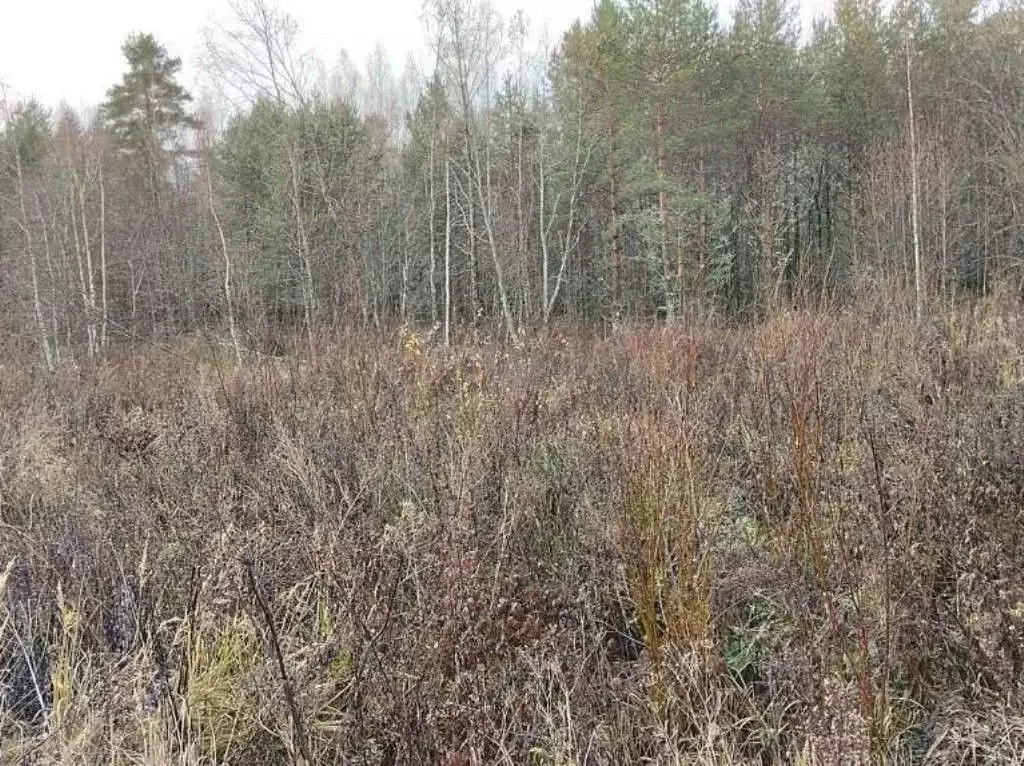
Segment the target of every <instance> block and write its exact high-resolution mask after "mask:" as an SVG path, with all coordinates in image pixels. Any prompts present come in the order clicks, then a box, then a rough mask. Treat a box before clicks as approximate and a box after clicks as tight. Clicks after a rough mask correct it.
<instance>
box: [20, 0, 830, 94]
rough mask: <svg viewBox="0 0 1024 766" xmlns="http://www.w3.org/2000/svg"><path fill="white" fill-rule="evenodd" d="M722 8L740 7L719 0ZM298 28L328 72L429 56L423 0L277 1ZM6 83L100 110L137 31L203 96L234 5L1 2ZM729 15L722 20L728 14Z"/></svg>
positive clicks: (568, 4)
mask: <svg viewBox="0 0 1024 766" xmlns="http://www.w3.org/2000/svg"><path fill="white" fill-rule="evenodd" d="M719 1H720V2H721V3H722V7H723V9H728V8H731V7H732V5H733V4H734V1H735V0H719ZM492 4H493V5H494V6H495V7H496V8H497V10H498V11H499V12H500V13H501V15H502V16H503V17H505V18H508V17H510V16H511V15H512V13H513V12H515V11H516V10H519V9H522V10H523V11H525V12H526V15H527V16H528V18H529V19H530V20H531V25H532V28H533V30H534V31H535V32H539V31H540V30H541V29H542V28H543V27H544V25H545V24H546V25H547V28H548V29H549V37H550V38H551V39H552V40H557V39H558V37H559V36H560V34H561V32H562V31H563V30H564V29H566V28H567V27H568V26H569V24H571V23H572V21H573V20H575V19H576V18H579V17H583V18H586V17H588V16H589V15H590V11H591V8H592V7H593V0H492ZM277 5H278V7H280V8H282V9H284V10H285V11H287V12H288V13H289V14H291V15H292V16H293V17H294V18H295V19H296V20H297V21H298V22H299V27H300V31H301V34H302V37H301V46H300V47H302V48H303V49H311V50H312V51H313V52H314V53H315V54H316V55H317V56H318V58H320V59H321V60H322V61H323V63H324V64H325V65H326V66H327V67H328V68H330V67H332V66H333V65H334V63H335V62H336V61H337V59H338V54H339V51H341V50H342V49H344V50H346V51H348V53H349V55H350V57H351V60H352V62H353V64H354V65H355V66H356V67H357V68H359V69H360V70H361V69H363V68H364V66H365V62H366V59H367V56H368V54H369V53H370V51H371V49H372V48H373V47H374V45H375V44H376V43H377V42H378V41H379V42H380V43H381V44H382V45H383V46H384V49H385V50H386V51H387V53H388V54H389V57H390V58H391V61H392V67H393V70H394V72H395V74H396V75H398V74H400V73H401V72H402V69H403V68H404V62H405V59H406V56H407V55H408V54H409V53H410V52H411V53H417V52H419V51H422V48H423V46H422V29H423V25H422V22H421V20H420V18H421V9H422V7H423V3H422V0H279V2H278V3H277ZM831 5H832V0H801V7H802V13H801V17H802V19H803V21H802V24H803V28H804V30H805V31H806V30H808V29H809V28H810V21H811V19H813V18H814V17H816V16H817V15H820V14H821V13H823V12H824V10H825V9H826V8H831ZM0 9H2V10H0V85H5V86H6V87H7V88H8V89H9V93H8V95H11V96H14V97H26V96H29V95H32V96H35V97H36V98H38V99H39V100H40V101H42V102H44V103H46V104H49V105H56V104H57V103H58V102H60V101H61V100H64V101H67V102H68V104H70V105H71V106H72V107H75V108H79V109H81V108H84V107H91V106H95V105H97V104H98V103H100V102H101V101H102V100H103V98H104V95H105V93H106V90H107V88H109V87H110V86H111V85H113V84H115V83H117V82H118V81H120V79H121V74H122V73H123V71H124V61H123V59H122V57H121V44H122V43H123V42H124V40H125V38H127V36H128V35H129V34H131V33H133V32H149V33H152V34H154V35H155V36H156V38H157V40H159V41H160V42H161V43H162V44H163V45H164V46H165V47H166V48H167V49H168V51H169V52H170V53H171V55H173V56H179V57H180V58H181V59H182V61H183V65H184V66H183V77H182V81H183V84H184V85H186V86H187V87H189V88H190V89H193V91H194V94H195V95H196V96H197V97H198V95H199V93H198V92H197V91H198V88H197V83H198V62H197V57H198V54H199V52H200V47H201V41H202V29H203V27H204V26H206V25H207V24H208V23H209V22H210V20H211V18H213V17H224V15H225V14H226V12H227V0H93V1H92V2H83V0H0ZM723 16H724V14H723Z"/></svg>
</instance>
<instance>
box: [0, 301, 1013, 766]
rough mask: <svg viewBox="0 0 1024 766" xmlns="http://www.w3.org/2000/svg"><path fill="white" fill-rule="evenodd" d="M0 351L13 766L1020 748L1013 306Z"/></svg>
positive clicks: (2, 692)
mask: <svg viewBox="0 0 1024 766" xmlns="http://www.w3.org/2000/svg"><path fill="white" fill-rule="evenodd" d="M528 345H529V347H528V348H526V349H521V350H514V349H509V348H506V347H502V346H499V345H492V344H487V343H486V342H483V341H480V342H477V343H475V344H473V345H470V346H465V347H461V348H459V349H458V350H456V351H453V352H450V353H446V352H444V351H443V350H441V349H438V348H435V347H434V346H433V345H432V343H431V342H430V341H429V340H428V339H426V338H423V339H419V338H415V337H413V336H411V335H410V334H409V333H404V334H401V335H399V336H396V337H395V338H393V339H391V340H390V341H389V342H387V343H385V344H383V345H382V344H380V343H379V342H373V343H371V342H368V340H367V339H365V338H358V337H342V338H336V339H333V340H326V339H325V340H322V341H320V343H319V345H318V347H317V354H316V356H315V358H310V356H309V353H308V346H307V347H304V349H303V350H301V351H300V350H296V351H295V352H294V353H291V354H288V355H285V356H284V357H283V358H280V359H255V360H253V361H252V362H251V363H250V364H248V365H247V366H246V367H245V368H243V369H235V368H234V367H233V366H232V364H231V362H230V360H229V359H228V358H227V357H223V358H222V357H221V355H219V354H218V353H216V352H213V351H211V350H209V349H204V348H203V347H202V346H201V345H195V344H193V345H191V346H189V345H184V344H183V345H182V346H181V347H180V348H179V349H177V350H176V352H175V353H174V354H168V353H164V352H160V351H155V350H154V351H152V352H149V353H146V354H140V355H136V356H125V357H124V358H110V359H107V360H105V361H104V362H102V363H100V364H98V365H95V366H83V367H82V368H73V367H67V368H65V369H62V370H60V371H59V372H58V373H57V374H55V375H54V376H52V377H43V376H38V375H35V374H33V373H31V372H29V371H27V370H26V369H22V368H17V367H14V366H12V365H10V364H8V365H7V366H5V367H4V368H2V369H0V406H2V407H3V411H4V413H5V418H4V421H3V423H2V424H0V571H2V573H3V574H2V575H0V762H3V763H7V762H12V763H40V764H44V763H117V764H166V763H179V764H209V763H278V762H280V763H292V762H295V763H304V762H305V763H319V764H327V763H409V764H447V765H449V766H456V765H460V766H461V765H462V764H485V763H486V764H490V763H509V764H521V763H533V764H559V765H561V764H577V763H579V764H583V763H587V764H604V763H608V764H611V763H642V762H650V763H709V764H712V763H713V764H720V763H721V764H728V763H737V764H739V763H758V764H763V763H780V764H781V763H799V764H838V763H850V764H857V763H873V762H887V763H896V762H899V763H936V764H938V763H986V764H1000V763H1007V764H1009V763H1022V760H1021V758H1022V756H1021V755H1020V754H1021V753H1024V704H1022V703H1024V687H1022V681H1021V679H1022V677H1024V650H1022V639H1021V631H1022V630H1024V536H1022V535H1020V512H1021V511H1020V509H1021V507H1022V505H1024V468H1022V466H1024V314H1022V311H1021V308H1020V307H1019V306H1016V305H1011V304H1007V303H1002V304H999V305H994V304H993V305H989V306H986V307H984V308H982V309H978V310H971V311H965V312H961V313H957V314H955V315H951V316H949V317H947V318H945V319H944V320H942V321H941V322H939V323H936V324H934V325H932V326H931V327H930V329H928V330H916V329H914V328H913V327H910V326H906V325H901V324H897V323H891V322H885V321H878V320H876V319H874V318H873V317H872V316H870V315H869V314H868V313H866V312H851V313H846V314H832V315H826V314H806V313H805V314H790V315H785V316H780V317H777V318H775V319H772V320H770V321H767V322H765V323H764V324H761V325H759V326H757V327H753V328H744V329H729V328H720V327H719V328H716V327H701V328H693V329H679V330H654V329H627V330H624V331H622V332H620V333H618V334H616V335H615V336H613V337H611V338H607V339H602V338H595V337H584V336H569V337H551V338H547V339H543V340H537V341H535V342H533V343H531V344H528Z"/></svg>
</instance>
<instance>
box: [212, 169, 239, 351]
mask: <svg viewBox="0 0 1024 766" xmlns="http://www.w3.org/2000/svg"><path fill="white" fill-rule="evenodd" d="M206 193H207V197H208V199H209V202H210V216H211V217H212V218H213V225H214V226H215V227H216V228H217V236H218V238H219V239H220V252H221V257H222V258H223V260H224V283H223V285H222V288H223V290H224V307H225V309H226V310H227V313H228V332H229V333H230V335H231V346H232V348H234V350H235V361H236V362H238V364H239V365H241V364H242V342H241V340H240V339H239V336H238V325H237V324H236V323H235V304H234V300H233V297H232V290H231V253H230V252H229V251H228V240H227V237H225V236H224V227H223V226H222V225H221V222H220V216H219V215H217V205H216V204H215V202H214V196H213V173H212V172H211V170H210V169H209V168H207V170H206Z"/></svg>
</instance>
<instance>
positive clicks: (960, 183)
mask: <svg viewBox="0 0 1024 766" xmlns="http://www.w3.org/2000/svg"><path fill="white" fill-rule="evenodd" d="M232 11H233V15H232V17H231V18H230V19H229V20H227V21H225V22H224V23H223V24H220V25H218V26H217V27H216V28H213V29H210V30H208V32H207V35H206V50H205V54H204V56H203V66H204V69H205V72H206V74H207V75H208V77H209V78H210V81H211V82H213V83H216V85H217V86H218V88H219V91H220V95H221V96H222V99H221V102H222V103H223V104H231V105H232V108H231V109H227V110H226V109H223V108H222V109H221V110H220V113H216V112H215V111H214V110H212V109H211V108H208V107H205V106H204V107H203V108H197V107H196V105H195V102H194V101H193V100H192V96H191V95H190V94H189V93H188V92H187V91H186V90H185V89H184V88H183V87H182V86H181V85H180V84H179V82H178V77H179V74H180V68H181V62H180V60H179V59H177V58H175V57H174V56H173V55H171V54H170V53H169V52H168V51H167V50H166V49H165V48H164V47H163V46H162V45H161V44H160V42H159V41H158V40H157V39H156V38H155V37H153V36H152V35H148V34H140V35H135V36H132V37H131V38H130V39H129V40H127V41H126V43H125V44H124V47H123V53H124V57H125V63H126V71H125V74H124V77H123V79H122V81H121V82H119V83H117V84H114V85H113V86H112V87H111V88H110V90H109V91H108V93H107V98H106V100H105V101H104V103H103V104H102V105H100V106H99V108H98V109H97V110H96V112H95V113H94V114H91V115H83V114H78V113H76V112H74V111H73V110H71V109H69V108H67V107H66V106H62V107H60V108H58V109H56V110H50V109H48V108H46V107H44V106H43V105H41V104H39V103H38V102H36V101H32V100H29V101H21V102H14V101H12V100H11V99H8V98H4V99H3V101H2V102H0V264H2V267H0V295H2V296H3V305H4V306H5V307H6V308H5V310H4V312H3V321H4V322H5V323H6V324H7V325H8V329H9V330H10V332H11V336H12V337H17V338H20V339H22V340H23V341H24V343H26V344H31V346H32V347H33V348H35V349H38V352H39V354H40V355H41V356H42V358H44V359H45V360H46V362H47V363H48V364H49V365H51V366H53V365H56V364H57V363H58V362H59V360H60V359H61V358H62V357H66V356H68V355H71V354H88V355H94V354H97V353H99V352H100V350H101V349H103V348H104V347H105V346H107V345H108V344H110V343H115V342H121V341H124V340H140V339H154V338H166V337H170V336H175V335H178V334H181V333H188V332H194V331H197V330H211V329H212V330H215V331H216V332H218V333H223V334H224V335H225V337H230V339H231V341H232V342H233V344H234V346H235V348H236V349H241V348H243V347H245V346H247V345H248V344H250V343H252V342H255V341H256V340H258V339H260V338H265V337H269V336H271V335H273V334H274V333H278V332H281V331H287V332H292V331H296V332H299V331H301V332H304V333H308V334H310V335H311V336H312V335H313V334H314V333H316V332H318V331H319V330H321V329H322V328H327V327H338V326H376V327H385V326H393V325H395V324H398V323H407V324H410V325H416V326H432V327H435V328H436V329H437V332H438V333H439V335H440V336H442V337H443V339H444V342H446V343H447V342H450V341H451V338H452V337H453V333H455V332H456V331H457V329H458V328H462V327H466V326H469V325H481V324H484V325H486V326H488V327H489V328H491V329H492V330H493V331H494V332H496V333H498V334H500V335H505V336H511V335H516V334H519V333H521V332H523V331H524V329H526V328H530V327H537V326H543V325H547V324H548V323H550V322H552V321H554V320H558V321H568V322H574V323H585V322H598V321H613V320H614V319H616V318H620V317H621V318H655V317H657V318H659V319H661V320H664V321H669V322H671V321H676V320H678V319H681V318H687V319H700V318H706V317H709V316H715V317H725V318H734V319H741V320H743V319H752V318H757V317H759V316H763V315H764V314H765V313H766V312H770V311H772V310H775V309H778V308H784V307H790V306H813V305H838V304H844V303H848V302H853V301H858V300H861V299H865V298H868V297H872V298H877V297H878V296H885V298H886V300H892V301H893V302H894V303H895V304H897V305H898V306H899V307H901V310H905V311H906V312H907V315H908V316H910V315H913V314H915V313H916V314H917V315H918V316H920V315H922V314H923V313H925V312H928V311H931V310H933V308H935V307H937V306H941V305H943V304H948V303H950V302H953V301H956V300H960V299H962V298H963V297H965V296H972V295H978V294H984V293H987V292H991V291H992V290H994V289H997V288H1000V287H1002V288H1004V289H1010V290H1016V291H1020V290H1021V288H1022V266H1024V218H1022V215H1024V42H1022V41H1024V10H1022V8H1021V7H1020V6H1019V4H1017V5H1003V6H999V7H997V8H989V7H982V6H981V5H980V3H978V2H976V1H975V0H902V1H901V2H898V3H896V4H894V5H893V6H892V7H891V8H888V9H887V8H885V7H883V4H882V3H880V2H878V1H877V0H838V2H837V3H836V7H835V13H834V17H833V18H831V19H826V20H821V21H819V22H817V23H816V24H815V25H814V28H813V29H812V30H811V31H810V33H809V34H805V35H801V32H800V30H799V27H798V20H797V7H796V6H795V5H794V4H793V3H792V2H787V0H740V2H739V4H738V6H737V8H736V10H735V12H734V15H733V18H732V19H731V22H730V23H728V24H723V22H722V21H721V20H720V19H719V18H718V16H717V14H716V11H715V7H714V5H712V4H711V3H710V2H708V1H707V0H601V2H599V3H598V4H597V5H596V6H595V7H594V9H593V12H592V14H591V15H590V17H589V18H588V19H587V20H586V21H585V22H581V23H577V24H575V25H573V26H572V27H571V28H570V29H569V30H567V31H565V32H564V34H562V36H561V37H560V39H559V40H558V41H557V43H556V44H554V45H550V46H547V47H545V46H544V45H538V44H537V43H536V42H535V36H534V35H532V34H531V31H530V29H529V22H528V20H527V19H526V18H525V17H523V16H522V15H521V14H520V15H516V16H514V17H512V18H510V19H503V18H501V17H500V16H499V15H498V14H497V13H496V12H495V11H494V10H493V9H492V8H491V7H490V6H489V5H488V4H487V3H486V2H481V1H480V0H429V1H428V3H427V5H426V6H425V13H424V33H425V39H426V41H427V46H428V50H429V57H430V66H428V67H427V68H426V69H427V71H420V70H419V69H417V68H416V67H412V66H410V67H409V68H408V70H407V71H406V72H405V73H403V74H402V76H401V77H395V76H394V75H393V73H392V72H391V70H390V67H389V65H388V63H387V59H386V57H385V56H384V54H383V52H381V51H379V50H378V52H377V53H376V54H375V55H374V56H372V57H371V60H370V62H369V64H368V66H367V70H366V71H365V72H357V71H356V70H355V68H354V67H352V66H351V65H350V64H348V65H345V66H339V67H336V69H335V71H334V72H333V73H332V74H331V75H330V76H324V75H322V74H319V75H318V72H322V71H323V67H322V66H320V67H318V66H317V62H314V61H311V60H310V59H309V58H308V57H306V56H304V55H302V53H301V51H299V50H298V48H297V39H298V38H297V31H298V30H297V27H296V24H295V22H294V20H293V19H291V18H290V17H289V16H288V15H287V14H286V13H284V12H282V11H281V10H280V9H278V8H275V7H273V6H271V5H269V4H268V3H267V2H266V0H237V2H235V3H234V4H233V5H232Z"/></svg>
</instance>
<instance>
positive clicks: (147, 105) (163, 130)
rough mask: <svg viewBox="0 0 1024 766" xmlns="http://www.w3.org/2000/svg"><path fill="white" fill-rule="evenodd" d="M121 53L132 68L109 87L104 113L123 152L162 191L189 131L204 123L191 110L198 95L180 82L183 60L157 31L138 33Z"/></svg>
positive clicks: (148, 180) (152, 187)
mask: <svg viewBox="0 0 1024 766" xmlns="http://www.w3.org/2000/svg"><path fill="white" fill-rule="evenodd" d="M121 51H122V53H123V54H124V57H125V59H126V60H127V62H128V71H127V72H126V73H125V75H124V77H123V79H122V80H121V83H120V84H118V85H115V86H113V87H112V88H110V90H108V91H107V100H106V102H104V104H103V106H102V114H103V118H104V122H105V124H106V127H107V129H108V130H109V131H110V132H111V133H112V134H113V136H114V138H115V140H116V142H117V146H118V148H119V150H120V152H121V154H122V155H123V156H125V157H127V158H131V159H132V160H133V161H135V162H138V163H139V164H138V166H137V168H138V169H139V170H140V171H142V172H143V173H144V177H145V180H146V183H147V185H149V186H150V188H151V190H152V191H153V192H154V194H156V191H157V189H158V188H159V185H160V178H161V176H162V175H163V173H164V172H165V171H166V169H167V167H168V165H169V162H170V160H171V158H172V156H173V154H174V153H176V152H177V151H179V149H180V145H179V144H180V140H181V138H182V133H183V131H185V130H187V129H190V128H195V127H197V126H198V123H197V121H196V119H195V118H194V117H193V116H192V115H190V114H189V112H188V105H189V103H191V101H192V96H191V95H190V94H189V92H188V91H187V90H185V88H184V87H182V86H181V85H180V84H179V83H178V82H177V80H176V78H177V76H178V74H179V73H180V71H181V59H180V58H174V57H172V56H170V55H169V54H168V53H167V50H166V49H165V48H164V47H163V46H162V45H160V44H159V43H158V42H157V40H156V38H154V37H153V35H149V34H138V35H132V36H131V37H129V38H128V40H127V41H126V42H125V44H124V45H123V46H122V47H121Z"/></svg>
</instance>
